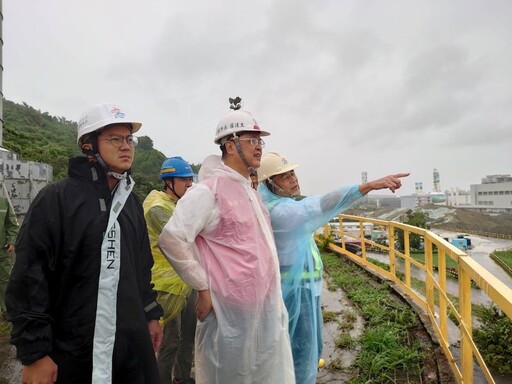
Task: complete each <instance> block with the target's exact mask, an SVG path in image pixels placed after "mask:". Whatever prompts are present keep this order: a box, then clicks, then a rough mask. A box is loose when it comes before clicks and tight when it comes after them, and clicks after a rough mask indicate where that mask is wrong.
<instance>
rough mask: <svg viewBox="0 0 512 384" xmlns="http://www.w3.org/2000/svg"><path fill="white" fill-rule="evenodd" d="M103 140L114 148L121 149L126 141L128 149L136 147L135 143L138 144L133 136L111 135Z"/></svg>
mask: <svg viewBox="0 0 512 384" xmlns="http://www.w3.org/2000/svg"><path fill="white" fill-rule="evenodd" d="M103 140H107V141H110V144H112V145H113V146H114V147H116V148H121V147H122V146H123V143H124V142H125V141H126V144H128V145H129V146H130V147H135V146H136V145H137V143H138V142H139V141H138V140H137V138H136V137H135V136H133V135H128V136H121V135H111V136H110V137H107V138H105V139H103Z"/></svg>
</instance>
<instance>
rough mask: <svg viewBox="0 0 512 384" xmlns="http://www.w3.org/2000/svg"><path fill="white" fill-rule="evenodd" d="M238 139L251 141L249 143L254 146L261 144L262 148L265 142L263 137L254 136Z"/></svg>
mask: <svg viewBox="0 0 512 384" xmlns="http://www.w3.org/2000/svg"><path fill="white" fill-rule="evenodd" d="M238 140H240V141H248V142H249V143H251V145H252V146H253V147H255V146H256V145H258V144H259V145H261V147H262V148H263V147H264V146H265V142H264V141H263V139H257V138H256V137H247V138H245V137H242V138H239V139H238Z"/></svg>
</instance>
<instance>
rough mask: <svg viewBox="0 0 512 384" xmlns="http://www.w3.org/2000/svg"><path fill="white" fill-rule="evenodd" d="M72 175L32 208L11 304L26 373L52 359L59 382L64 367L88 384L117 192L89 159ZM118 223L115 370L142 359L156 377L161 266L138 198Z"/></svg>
mask: <svg viewBox="0 0 512 384" xmlns="http://www.w3.org/2000/svg"><path fill="white" fill-rule="evenodd" d="M68 173H69V177H68V178H66V179H64V180H61V181H58V182H55V183H53V184H50V185H48V186H46V187H45V188H44V189H43V190H41V191H40V193H39V194H38V195H37V197H36V199H35V200H34V202H33V203H32V204H31V206H30V209H29V211H28V213H27V215H26V217H25V219H24V221H23V224H22V226H21V228H20V233H19V236H18V239H17V242H16V261H15V264H14V267H13V270H12V273H11V277H10V280H9V284H8V288H7V294H6V302H7V308H8V318H9V320H10V321H11V322H12V324H13V330H12V334H11V343H12V344H14V345H15V346H16V348H17V357H18V358H19V359H20V360H21V362H22V363H23V364H24V365H27V364H30V363H32V362H34V361H36V360H37V359H40V358H41V357H44V356H45V355H50V357H52V358H53V359H54V360H55V361H56V363H57V364H58V365H59V374H60V372H61V368H62V369H64V366H63V365H65V366H66V368H65V369H71V370H73V369H75V368H74V367H73V366H74V365H76V370H77V372H75V374H76V376H77V377H79V378H80V382H82V381H83V382H88V381H90V376H91V372H92V344H93V335H94V326H95V325H94V324H95V317H96V306H97V305H96V304H97V293H98V281H99V271H100V259H101V244H102V239H103V235H104V233H105V231H106V226H107V223H108V219H109V214H110V202H111V191H110V189H109V187H108V184H107V177H106V175H105V173H104V172H103V171H102V169H101V167H100V166H99V165H97V164H96V163H93V162H89V161H87V159H86V158H85V157H75V158H72V159H70V161H69V171H68ZM118 222H119V224H120V227H121V269H120V277H119V286H118V292H117V323H116V340H115V347H114V358H113V367H114V370H115V369H116V367H117V368H120V369H123V362H124V361H125V360H126V359H133V358H135V360H136V361H137V362H136V364H139V365H140V364H141V366H142V367H143V368H142V370H143V371H144V370H147V371H154V370H155V369H156V363H155V362H154V359H155V358H154V352H153V349H152V345H151V340H150V337H149V332H148V325H147V322H148V320H153V319H159V318H160V316H162V314H163V312H162V309H161V307H160V305H158V304H156V301H155V300H156V292H155V291H154V290H153V285H152V284H151V267H152V265H153V258H152V255H151V250H150V246H149V240H148V234H147V229H146V224H145V221H144V214H143V210H142V206H141V203H140V201H139V199H138V198H137V196H136V195H135V194H134V193H133V192H132V193H131V194H130V196H129V197H128V199H127V201H126V203H125V206H124V208H123V210H122V211H121V213H120V214H119V217H118ZM59 363H60V364H59ZM155 374H156V375H158V372H157V371H156V373H155V372H143V376H144V377H145V379H144V382H148V383H152V382H157V379H156V378H155V379H152V377H153V376H154V375H155ZM72 376H73V377H74V375H72ZM114 376H115V374H114ZM70 377H71V376H70Z"/></svg>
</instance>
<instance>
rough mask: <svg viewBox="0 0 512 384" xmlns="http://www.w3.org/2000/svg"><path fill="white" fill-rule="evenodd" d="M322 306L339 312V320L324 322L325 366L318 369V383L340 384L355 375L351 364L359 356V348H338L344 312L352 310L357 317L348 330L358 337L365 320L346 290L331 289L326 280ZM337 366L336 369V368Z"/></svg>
mask: <svg viewBox="0 0 512 384" xmlns="http://www.w3.org/2000/svg"><path fill="white" fill-rule="evenodd" d="M322 307H323V308H324V311H329V312H335V313H339V315H338V318H337V320H338V321H331V322H327V323H324V329H323V337H324V350H323V356H322V358H323V359H324V360H325V367H324V368H321V369H320V370H319V371H318V376H317V381H316V382H317V384H324V383H325V384H326V383H330V384H340V383H345V382H347V381H348V379H349V378H350V377H352V376H353V373H352V372H351V369H350V366H351V365H352V363H353V362H354V360H355V358H356V357H357V353H358V350H357V349H356V350H353V351H347V350H341V349H339V348H336V339H337V338H338V337H339V334H340V333H341V330H340V329H339V327H340V323H339V322H342V321H343V312H346V311H350V312H351V313H352V314H353V315H355V317H356V321H355V322H354V324H355V325H354V328H353V329H352V330H349V331H347V332H348V333H350V336H352V337H353V338H357V337H359V336H360V335H361V333H362V332H363V330H364V321H363V319H362V317H361V316H359V315H358V313H357V311H356V310H355V309H354V308H353V306H352V304H351V302H350V301H349V300H348V299H347V297H346V295H345V292H344V291H342V290H341V289H339V288H337V289H336V290H334V291H330V290H329V289H328V288H327V283H326V282H324V289H323V292H322ZM334 367H336V369H334Z"/></svg>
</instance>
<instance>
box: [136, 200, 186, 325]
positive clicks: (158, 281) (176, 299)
mask: <svg viewBox="0 0 512 384" xmlns="http://www.w3.org/2000/svg"><path fill="white" fill-rule="evenodd" d="M143 207H144V218H145V219H146V223H147V227H148V235H149V242H150V244H151V252H152V254H153V259H154V265H153V268H152V269H151V274H152V283H153V284H154V285H155V290H156V291H158V302H159V304H160V305H161V306H162V308H163V309H164V316H163V319H162V321H163V324H164V325H165V324H167V323H168V322H169V321H171V320H172V319H173V318H174V317H176V316H177V315H178V314H179V313H180V312H181V311H182V310H183V308H184V307H185V303H186V300H187V297H188V296H189V295H190V292H191V288H190V287H189V286H188V285H187V284H186V283H185V282H184V281H183V280H182V279H181V278H180V277H179V276H178V274H177V273H176V271H175V270H174V268H173V267H172V266H171V265H170V264H169V262H168V261H167V259H166V258H165V257H164V255H163V254H162V251H160V248H159V247H158V237H159V236H160V233H161V232H162V229H163V227H164V226H165V224H167V221H169V218H170V217H171V216H172V214H173V212H174V208H176V203H175V202H174V200H172V198H171V196H169V195H168V194H166V193H165V192H161V191H157V190H152V191H151V192H150V193H149V195H148V196H147V197H146V200H144V204H143Z"/></svg>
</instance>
